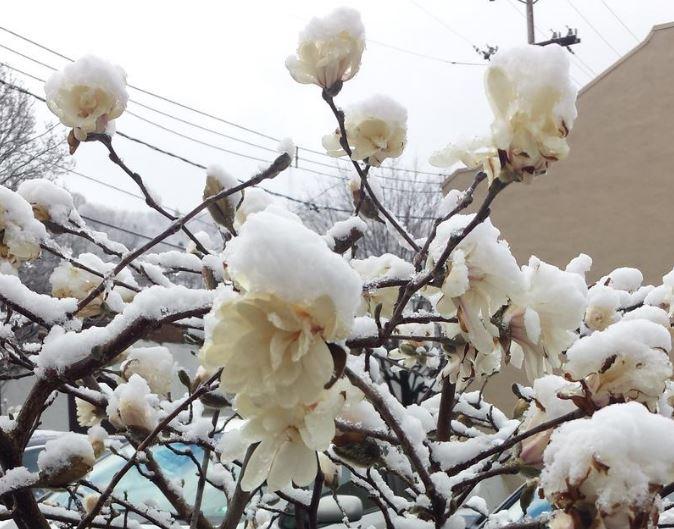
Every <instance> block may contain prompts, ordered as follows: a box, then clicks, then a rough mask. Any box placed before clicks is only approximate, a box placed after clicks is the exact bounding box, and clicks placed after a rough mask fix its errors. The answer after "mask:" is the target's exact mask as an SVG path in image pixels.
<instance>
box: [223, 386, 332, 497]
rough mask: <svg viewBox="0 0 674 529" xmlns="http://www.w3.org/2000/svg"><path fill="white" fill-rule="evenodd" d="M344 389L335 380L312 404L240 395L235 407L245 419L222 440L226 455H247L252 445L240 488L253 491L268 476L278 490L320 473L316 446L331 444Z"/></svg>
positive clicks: (272, 487)
mask: <svg viewBox="0 0 674 529" xmlns="http://www.w3.org/2000/svg"><path fill="white" fill-rule="evenodd" d="M343 404H344V395H343V393H342V392H341V391H339V390H338V388H337V387H336V386H333V387H332V388H331V389H330V390H323V391H322V392H321V393H320V394H319V395H318V397H317V398H316V400H315V401H314V402H312V403H311V404H308V405H299V406H295V407H292V408H287V407H282V406H279V405H278V402H274V401H267V400H258V399H253V398H250V397H249V396H247V395H238V396H237V398H236V400H235V402H234V407H235V409H236V411H237V413H238V414H239V415H240V416H241V417H243V418H244V420H245V422H244V424H243V426H241V427H240V428H239V429H236V430H231V431H229V432H226V433H225V434H224V435H223V437H222V440H221V441H220V445H219V447H220V449H221V457H222V459H223V461H233V460H234V459H242V458H243V455H244V454H245V452H246V449H248V447H249V446H252V445H254V444H255V443H259V444H258V445H257V446H256V447H255V448H254V450H253V452H252V454H251V456H250V459H249V461H248V464H247V466H246V468H245V470H244V473H243V477H242V479H241V488H242V489H243V490H246V491H251V490H254V489H256V488H257V487H259V486H260V485H262V483H264V481H265V480H266V481H267V486H268V488H269V490H271V491H276V490H279V489H282V488H284V487H286V486H288V485H290V484H291V482H292V483H294V484H295V485H297V486H300V487H304V486H306V485H309V484H310V483H311V482H312V481H313V480H314V478H315V477H316V471H317V469H318V465H317V462H316V451H322V450H327V449H328V447H329V446H330V442H331V441H332V439H333V437H334V436H335V417H336V416H337V414H338V413H339V411H340V410H341V408H342V406H343Z"/></svg>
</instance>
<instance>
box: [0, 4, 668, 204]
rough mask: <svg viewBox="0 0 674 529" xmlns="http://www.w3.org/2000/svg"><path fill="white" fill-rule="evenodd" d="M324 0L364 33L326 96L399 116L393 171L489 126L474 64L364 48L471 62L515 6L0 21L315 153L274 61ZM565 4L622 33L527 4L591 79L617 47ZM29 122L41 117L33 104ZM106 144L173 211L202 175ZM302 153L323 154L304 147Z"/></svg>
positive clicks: (200, 158) (505, 38) (306, 108)
mask: <svg viewBox="0 0 674 529" xmlns="http://www.w3.org/2000/svg"><path fill="white" fill-rule="evenodd" d="M605 3H606V4H608V6H610V8H611V9H613V11H614V12H615V13H616V14H617V15H618V16H619V17H620V18H621V20H622V21H623V22H624V23H625V24H627V26H628V27H629V28H630V30H631V31H632V32H634V33H635V34H636V36H637V37H638V38H639V39H642V38H643V37H644V36H645V35H646V34H647V33H648V31H649V30H650V28H651V27H652V26H653V25H655V24H659V23H663V22H670V21H672V20H674V1H673V0H639V1H636V0H605ZM340 5H350V6H352V7H356V8H357V9H359V10H360V11H361V13H362V17H363V20H364V23H365V27H366V32H367V37H368V39H371V41H369V42H368V48H367V50H366V52H365V55H364V59H363V64H362V68H361V71H360V72H359V73H358V75H357V76H356V77H355V78H354V79H353V80H351V81H349V82H348V83H346V85H345V87H344V89H343V91H342V94H340V96H339V98H338V101H339V102H340V103H342V104H345V103H346V104H348V103H349V102H352V101H357V100H359V99H361V98H363V97H365V96H367V95H369V94H371V93H374V92H380V93H384V94H387V95H390V96H391V97H393V98H394V99H396V100H398V101H399V102H400V103H401V104H403V105H404V106H405V107H406V108H407V109H408V114H409V122H408V124H409V131H408V146H407V149H406V153H405V155H404V156H403V158H402V159H401V162H400V165H402V166H405V167H413V166H414V164H415V162H417V163H418V164H419V165H418V167H419V169H421V170H427V171H434V172H435V171H437V169H435V168H432V167H430V166H428V164H427V163H426V162H425V160H426V159H427V158H428V156H429V155H430V154H431V153H432V152H433V151H434V150H436V149H438V148H440V147H442V146H443V145H445V144H446V143H447V142H449V141H452V140H453V139H457V138H460V137H462V136H465V135H472V134H479V133H480V132H482V131H484V130H486V128H487V126H488V124H489V120H490V117H489V112H488V107H487V103H486V101H485V98H484V94H483V90H482V74H483V71H484V68H483V67H482V66H456V65H450V64H447V63H444V62H442V61H438V60H432V59H427V58H421V57H418V56H415V55H412V54H409V53H404V52H401V51H396V50H394V49H391V48H390V47H386V46H383V45H381V44H380V43H385V44H387V45H390V46H394V47H399V48H404V49H406V50H411V51H413V52H416V53H419V54H426V55H430V56H433V57H437V58H442V59H446V60H456V61H469V62H481V59H480V57H479V56H478V55H477V54H476V53H475V52H474V51H473V50H472V49H471V45H470V43H473V44H476V45H479V46H484V44H486V43H489V44H492V45H493V44H497V45H499V46H500V47H501V48H506V47H509V46H513V45H516V44H520V43H523V42H524V41H525V40H526V30H525V21H524V16H523V13H524V8H523V5H522V4H520V3H518V2H517V0H495V1H493V2H492V1H488V0H451V1H447V0H445V1H442V0H360V1H358V2H356V1H348V0H346V1H345V0H342V1H335V0H288V1H286V2H280V1H269V0H266V1H262V0H248V1H245V2H233V1H226V2H214V1H211V2H207V1H203V0H191V1H190V2H184V1H180V2H178V1H169V0H165V1H162V2H159V1H142V0H141V1H139V0H136V1H133V2H131V1H126V0H116V1H115V2H113V3H101V2H92V1H91V0H88V1H81V0H77V1H74V0H69V1H68V2H65V3H63V2H54V1H40V2H36V1H29V0H24V1H23V2H11V3H7V5H4V6H3V17H2V22H0V25H2V26H3V27H5V28H7V29H10V30H12V31H15V32H17V33H20V34H22V35H24V36H26V37H29V38H32V39H33V40H36V41H37V42H39V43H41V44H44V45H46V46H48V47H51V48H53V49H55V50H57V51H60V52H61V53H63V54H65V55H67V56H71V57H78V56H80V55H83V54H85V53H94V54H97V55H100V56H101V57H104V58H107V59H109V60H111V61H113V62H116V63H118V64H119V65H120V66H122V67H123V68H124V69H125V70H126V72H127V74H128V81H129V83H131V84H133V85H135V86H139V87H142V88H145V89H147V90H150V91H153V92H155V93H159V94H161V95H164V96H166V97H169V98H172V99H175V100H178V101H180V102H183V103H184V104H187V105H190V106H194V107H196V108H199V109H202V110H204V111H206V112H210V113H212V114H216V115H218V116H220V117H222V118H224V119H226V120H228V121H232V122H235V123H239V124H241V125H244V126H246V127H249V128H251V129H255V130H259V131H262V132H264V133H266V134H268V135H271V136H274V137H279V138H281V137H286V136H290V137H292V138H293V140H294V141H295V142H296V143H297V144H298V145H301V146H306V147H309V148H313V149H316V150H321V144H320V138H321V136H322V135H323V134H326V133H328V132H330V131H331V130H332V129H334V126H335V124H334V121H333V120H332V119H331V115H330V112H329V109H328V108H327V106H326V105H325V104H324V103H323V101H322V100H321V97H320V90H319V88H318V87H315V86H309V85H299V84H297V83H295V82H294V81H293V80H292V79H291V78H290V76H289V75H288V73H287V71H286V69H285V66H284V60H285V57H286V56H287V55H288V54H291V53H292V52H294V49H295V46H296V42H297V33H298V32H299V31H300V30H301V29H302V27H303V26H304V24H305V22H306V21H307V20H308V19H309V18H310V17H311V16H314V15H322V14H324V13H326V12H328V11H330V10H331V9H333V8H334V7H337V6H340ZM573 6H575V8H576V9H578V10H579V11H580V12H581V13H582V15H584V17H585V18H587V20H589V21H590V23H591V24H592V25H593V26H594V27H595V28H596V29H597V30H598V31H599V32H601V35H602V36H603V37H604V38H605V39H606V40H607V41H608V42H609V43H610V46H612V47H613V48H615V49H616V50H617V51H618V52H619V53H620V54H623V53H625V52H627V51H629V50H630V49H631V48H632V47H634V46H635V45H636V40H635V39H634V37H632V36H631V35H630V33H629V32H628V31H627V30H626V29H625V28H624V27H623V26H622V25H621V24H620V23H619V22H618V21H617V20H616V19H615V18H614V16H613V15H612V14H611V13H610V11H609V10H608V9H607V7H606V6H605V5H604V3H603V2H602V0H540V1H539V3H538V4H537V5H536V26H537V29H538V30H539V31H538V32H537V38H538V39H539V40H544V39H547V38H549V36H550V29H551V28H552V29H558V30H561V31H565V29H566V25H569V26H571V27H577V28H578V30H579V36H580V38H581V40H582V42H581V44H580V45H577V46H576V47H575V48H574V49H575V50H576V52H577V54H578V56H579V57H580V58H581V59H582V60H583V61H584V62H585V63H586V64H587V65H588V66H589V67H590V68H591V69H592V70H594V72H597V73H599V72H601V71H602V70H603V69H605V68H606V67H608V66H609V65H610V64H612V63H613V62H614V61H615V60H616V59H617V58H618V54H617V53H616V52H615V51H614V50H612V49H611V47H609V45H607V44H606V43H605V42H604V41H603V40H602V39H601V38H600V37H599V36H598V35H597V34H596V33H595V32H594V31H593V30H592V28H591V27H590V26H589V25H588V23H587V22H586V21H585V20H583V18H582V17H581V16H580V15H579V13H578V12H577V11H575V10H574V7H573ZM429 13H430V15H429ZM431 15H432V16H431ZM457 33H458V34H459V35H457ZM0 45H4V46H9V47H11V48H13V49H15V50H17V51H20V52H22V53H25V54H27V55H30V56H31V57H34V58H36V59H38V60H41V61H43V62H46V63H49V64H51V65H53V66H56V67H60V66H62V65H63V64H65V61H64V60H63V59H60V58H58V57H56V56H54V55H51V54H49V53H48V52H46V51H44V50H41V49H39V48H36V47H35V46H32V45H30V44H27V43H25V42H22V41H21V40H20V39H18V38H17V37H14V36H12V35H9V34H7V33H5V32H2V31H0ZM0 61H2V62H4V63H7V64H9V65H12V66H14V67H17V68H21V69H23V70H24V71H27V72H29V73H31V74H33V75H36V76H39V77H43V78H44V77H46V76H47V75H48V74H49V71H48V70H47V69H46V68H44V67H42V66H39V65H36V64H34V63H31V62H29V61H28V60H26V59H23V58H21V57H18V56H17V55H15V54H13V53H11V52H9V51H7V50H6V49H4V48H1V47H0ZM572 65H573V67H572V75H573V77H574V78H575V79H576V80H577V81H578V82H579V83H580V84H581V85H582V84H585V83H586V82H588V81H589V80H590V79H591V78H592V75H591V74H590V73H589V72H586V71H585V70H584V67H583V66H579V61H578V59H575V58H574V59H572ZM17 78H19V79H21V80H22V82H23V84H24V86H26V87H27V88H29V89H31V90H33V91H34V92H35V93H38V94H40V95H42V94H43V91H42V86H41V83H38V82H36V81H32V80H30V79H27V78H24V77H23V76H21V75H18V74H17ZM635 81H636V80H635ZM130 94H131V97H132V99H136V100H137V101H140V102H144V103H146V104H149V105H151V106H154V107H156V108H159V109H162V110H163V111H165V112H170V113H172V114H174V115H176V116H179V117H182V118H183V119H186V120H190V121H193V122H196V123H198V124H200V125H202V126H205V127H209V128H214V129H217V130H219V131H221V132H222V133H224V134H228V135H230V136H235V137H237V138H240V139H244V140H246V141H250V142H253V143H257V144H260V145H263V146H266V147H272V148H273V147H275V142H273V141H270V140H268V139H265V138H261V137H259V136H256V135H252V134H249V133H246V132H244V131H242V130H239V129H237V128H234V127H231V126H228V125H226V124H223V123H221V122H218V121H214V120H211V119H208V118H205V117H204V116H200V115H198V114H194V113H192V112H189V111H185V110H183V109H180V108H177V107H175V106H174V105H170V104H167V103H164V102H162V101H160V100H157V99H155V98H152V97H149V96H147V95H144V94H141V93H138V92H136V91H135V90H130ZM37 106H40V103H38V104H37ZM129 109H130V110H132V111H134V112H136V113H138V114H140V115H143V116H145V117H147V118H149V119H152V120H154V121H156V122H157V123H160V124H163V125H164V126H168V127H170V128H172V129H174V130H176V131H179V132H180V133H182V134H187V135H190V136H192V137H194V138H198V139H201V140H202V141H206V142H209V143H212V144H215V145H219V146H220V147H222V148H225V149H230V150H234V151H237V152H239V153H242V154H248V155H252V156H256V157H260V158H264V159H271V158H272V157H273V155H272V153H270V152H266V151H264V150H260V149H257V148H253V147H250V146H247V145H244V144H241V143H237V142H235V141H231V140H228V139H225V138H222V137H220V136H216V135H213V134H210V133H207V132H203V131H199V130H197V129H194V128H192V127H190V126H188V125H185V124H182V123H178V122H175V121H173V120H171V119H168V118H164V117H162V116H158V115H157V114H154V113H153V112H151V111H148V110H146V109H143V108H139V107H138V106H137V105H135V104H133V103H130V105H129ZM40 116H41V119H44V120H47V119H49V114H48V113H47V112H44V113H41V114H40ZM117 128H118V130H120V131H123V132H126V133H127V134H130V135H134V136H137V137H139V138H142V139H144V140H146V141H148V142H151V143H154V144H156V145H158V146H161V147H162V148H164V149H167V150H170V151H173V152H175V153H177V154H180V155H182V156H184V157H187V158H189V159H192V160H194V161H197V162H200V163H202V164H205V165H207V164H209V163H214V162H217V163H220V164H221V165H223V166H224V167H225V168H226V169H227V170H229V171H230V172H231V173H232V174H234V175H235V176H237V177H239V178H246V177H248V176H249V175H251V174H252V173H254V172H255V171H256V169H257V168H258V167H259V166H260V163H259V162H256V161H251V160H247V159H244V158H241V157H238V156H235V155H231V154H228V153H224V152H219V151H217V150H215V149H212V148H208V147H204V146H200V145H197V144H195V143H193V142H191V141H189V140H186V139H184V138H179V137H177V136H175V135H174V134H172V133H170V132H166V131H163V130H160V129H158V128H156V127H154V126H152V125H149V124H147V123H143V122H141V121H139V120H138V119H137V118H135V117H133V116H129V115H125V116H123V117H122V118H121V119H120V120H118V124H117ZM115 143H116V146H117V149H118V152H119V153H120V154H121V155H122V156H123V157H124V158H125V160H126V161H127V162H128V163H129V165H130V166H131V167H132V168H133V169H135V170H136V171H138V172H139V173H140V174H141V175H142V176H143V177H144V179H145V180H146V182H148V183H149V185H150V187H151V188H153V189H154V190H155V191H156V192H157V193H158V194H159V195H161V196H162V197H163V202H164V204H165V205H166V206H172V207H179V208H181V209H182V210H186V209H188V208H190V207H192V206H193V205H195V204H196V203H197V201H198V200H199V197H200V195H201V189H202V185H203V180H204V175H203V174H202V171H200V170H199V169H196V168H193V167H190V166H188V165H185V164H184V163H182V162H179V161H176V160H173V159H170V158H167V157H166V156H163V155H160V154H158V153H156V152H153V151H151V150H148V149H147V148H145V147H141V146H138V145H135V144H132V143H129V142H128V141H127V140H124V139H123V138H120V137H118V138H117V139H116V140H115ZM301 155H302V154H301ZM303 156H304V157H306V158H310V159H312V160H316V161H319V162H322V163H326V162H327V163H333V162H332V160H331V159H328V158H325V157H323V156H320V155H316V154H311V153H304V154H303ZM76 161H77V166H76V169H77V170H79V171H81V172H83V173H86V174H88V175H91V176H94V177H96V178H99V179H102V180H105V181H107V182H109V183H111V184H113V185H116V186H118V187H122V188H125V189H128V190H131V191H134V192H135V191H136V190H135V188H134V185H133V183H132V182H131V181H130V180H129V179H128V178H127V177H126V176H125V175H124V174H122V172H121V170H119V169H118V168H116V167H114V166H112V164H111V163H110V162H108V161H107V159H106V157H105V155H104V153H103V149H102V148H101V147H100V146H98V145H93V144H85V145H83V146H82V147H81V148H80V150H79V151H78V152H77V154H76ZM300 165H301V166H304V167H306V168H312V169H314V170H317V171H320V172H326V173H332V174H334V173H336V170H335V169H333V168H328V167H321V166H318V165H314V164H311V163H308V162H300ZM428 178H431V179H433V180H435V178H433V177H428ZM65 183H66V185H67V186H68V187H69V188H70V189H71V190H73V191H78V192H81V193H83V194H85V195H86V196H87V197H88V198H89V199H90V200H92V201H99V202H103V203H105V204H107V205H112V206H119V207H124V208H129V209H131V208H139V207H143V204H142V202H140V201H136V200H134V199H132V198H129V197H128V196H125V195H123V194H120V193H118V192H116V191H113V190H110V189H106V188H105V187H102V186H100V185H97V184H94V183H90V182H87V181H86V180H83V179H82V178H80V177H78V176H75V175H70V176H67V177H66V178H65ZM335 183H336V180H333V179H330V178H328V177H324V176H317V175H315V174H312V173H310V172H306V171H300V170H293V171H291V172H290V173H288V172H287V173H285V174H283V175H281V176H280V177H279V178H278V179H277V180H276V181H274V182H273V183H271V184H270V186H271V188H273V189H276V190H279V191H283V192H285V193H289V194H291V195H293V196H296V197H298V198H307V197H314V198H315V201H316V202H319V203H321V198H320V196H319V197H318V198H316V197H315V195H316V194H317V193H318V194H319V195H320V193H319V191H320V189H322V188H324V187H326V186H327V185H333V184H335Z"/></svg>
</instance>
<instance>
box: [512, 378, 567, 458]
mask: <svg viewBox="0 0 674 529" xmlns="http://www.w3.org/2000/svg"><path fill="white" fill-rule="evenodd" d="M577 387H578V384H574V383H572V382H569V381H568V380H566V379H564V378H562V377H559V376H557V375H546V376H543V377H541V378H538V379H536V380H535V381H534V385H533V400H532V401H531V403H530V404H529V408H528V409H527V410H526V412H525V413H524V418H523V421H522V426H521V427H520V430H521V431H523V432H526V431H528V430H531V429H532V428H535V427H537V426H539V425H540V424H544V423H546V422H548V421H551V420H553V419H557V418H558V417H561V416H562V415H566V414H567V413H570V412H572V411H574V410H575V409H576V406H575V405H574V403H573V402H572V401H571V400H569V399H564V398H559V396H560V395H561V396H562V397H563V396H564V395H565V394H566V393H568V392H571V391H574V390H577ZM551 435H552V429H550V430H544V431H542V432H540V433H537V434H536V435H532V436H531V437H528V438H527V439H525V440H524V441H522V443H521V445H520V446H521V450H520V459H521V460H522V461H524V463H525V464H527V465H532V466H540V465H542V463H543V451H544V450H545V447H546V446H548V442H549V441H550V436H551Z"/></svg>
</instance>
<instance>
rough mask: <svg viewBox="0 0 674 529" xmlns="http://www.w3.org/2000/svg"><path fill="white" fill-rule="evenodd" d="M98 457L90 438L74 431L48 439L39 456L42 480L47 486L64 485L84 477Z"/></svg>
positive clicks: (38, 463) (38, 461)
mask: <svg viewBox="0 0 674 529" xmlns="http://www.w3.org/2000/svg"><path fill="white" fill-rule="evenodd" d="M95 462H96V458H95V456H94V450H93V448H92V447H91V444H90V443H89V440H88V439H87V438H86V437H85V436H83V435H79V434H76V433H72V432H67V433H64V434H62V435H60V436H59V437H57V438H56V439H52V440H51V441H47V444H46V445H45V448H44V450H43V451H42V452H40V454H39V455H38V456H37V466H38V469H39V471H40V482H41V484H42V485H44V486H45V487H64V486H66V485H69V484H71V483H72V482H74V481H76V480H78V479H80V478H82V477H84V476H85V475H86V474H87V473H88V472H89V471H90V470H91V469H92V468H93V466H94V463H95Z"/></svg>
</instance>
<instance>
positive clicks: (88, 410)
mask: <svg viewBox="0 0 674 529" xmlns="http://www.w3.org/2000/svg"><path fill="white" fill-rule="evenodd" d="M75 410H76V412H77V423H78V424H79V425H80V426H95V425H96V424H98V423H100V422H101V420H102V419H103V417H104V416H105V414H104V413H103V410H101V409H100V408H99V407H98V406H94V405H93V404H91V402H89V401H86V400H83V399H78V398H75Z"/></svg>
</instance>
